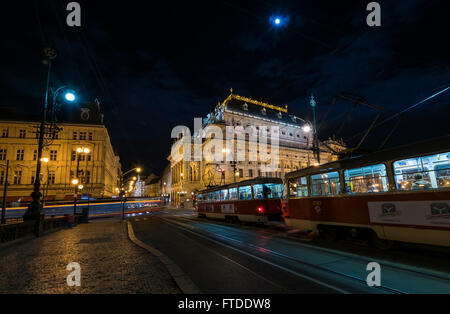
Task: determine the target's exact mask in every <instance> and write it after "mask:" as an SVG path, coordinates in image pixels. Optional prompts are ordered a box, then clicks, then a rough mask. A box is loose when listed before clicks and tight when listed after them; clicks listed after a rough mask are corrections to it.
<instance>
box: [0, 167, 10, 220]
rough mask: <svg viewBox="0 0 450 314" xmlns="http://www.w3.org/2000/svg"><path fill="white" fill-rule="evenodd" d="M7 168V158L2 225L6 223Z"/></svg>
mask: <svg viewBox="0 0 450 314" xmlns="http://www.w3.org/2000/svg"><path fill="white" fill-rule="evenodd" d="M8 170H9V160H7V161H6V173H5V182H4V188H3V206H2V225H4V224H6V217H5V216H6V195H7V193H8Z"/></svg>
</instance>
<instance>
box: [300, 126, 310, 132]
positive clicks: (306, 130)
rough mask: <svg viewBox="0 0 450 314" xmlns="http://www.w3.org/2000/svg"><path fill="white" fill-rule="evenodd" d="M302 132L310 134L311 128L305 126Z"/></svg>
mask: <svg viewBox="0 0 450 314" xmlns="http://www.w3.org/2000/svg"><path fill="white" fill-rule="evenodd" d="M302 130H303V132H305V133H309V132H310V131H311V127H310V126H309V125H308V124H306V125H305V126H303V128H302Z"/></svg>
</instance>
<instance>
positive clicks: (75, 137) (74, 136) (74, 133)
mask: <svg viewBox="0 0 450 314" xmlns="http://www.w3.org/2000/svg"><path fill="white" fill-rule="evenodd" d="M72 139H74V140H76V139H77V132H75V131H74V132H73V137H72Z"/></svg>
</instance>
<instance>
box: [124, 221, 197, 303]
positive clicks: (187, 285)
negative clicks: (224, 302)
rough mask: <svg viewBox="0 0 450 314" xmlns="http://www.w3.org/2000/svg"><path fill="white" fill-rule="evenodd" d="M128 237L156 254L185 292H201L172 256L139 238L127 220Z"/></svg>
mask: <svg viewBox="0 0 450 314" xmlns="http://www.w3.org/2000/svg"><path fill="white" fill-rule="evenodd" d="M127 226H128V237H129V238H130V240H131V241H132V242H133V243H134V244H136V245H137V246H140V247H141V248H143V249H145V250H147V251H149V252H150V253H151V254H152V255H154V256H156V257H157V258H158V259H159V260H160V261H161V262H162V263H163V264H164V266H165V267H166V269H167V271H168V272H169V274H170V275H171V276H172V278H173V279H174V280H175V282H176V283H177V285H178V287H179V288H180V290H181V291H182V292H183V293H184V294H200V293H201V291H200V289H199V288H198V287H197V286H196V285H195V284H194V283H193V282H192V280H191V279H190V278H189V277H188V276H187V275H186V274H185V273H184V272H183V271H182V270H181V269H180V267H178V266H177V264H175V263H174V262H173V261H172V260H171V259H170V258H168V257H167V256H166V255H164V254H163V253H162V252H161V251H159V250H157V249H155V248H153V247H151V246H149V245H148V244H146V243H144V242H142V241H141V240H139V239H138V238H137V237H136V236H135V234H134V230H133V226H132V224H131V223H130V222H129V221H127Z"/></svg>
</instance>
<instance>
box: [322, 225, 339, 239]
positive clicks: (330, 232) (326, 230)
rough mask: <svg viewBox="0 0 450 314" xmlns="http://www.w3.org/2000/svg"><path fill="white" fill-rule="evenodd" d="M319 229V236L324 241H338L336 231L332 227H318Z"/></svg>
mask: <svg viewBox="0 0 450 314" xmlns="http://www.w3.org/2000/svg"><path fill="white" fill-rule="evenodd" d="M318 229H319V235H320V237H322V238H323V239H324V240H325V241H332V242H334V241H337V240H338V238H339V237H338V230H337V229H336V228H333V227H320V228H318Z"/></svg>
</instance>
